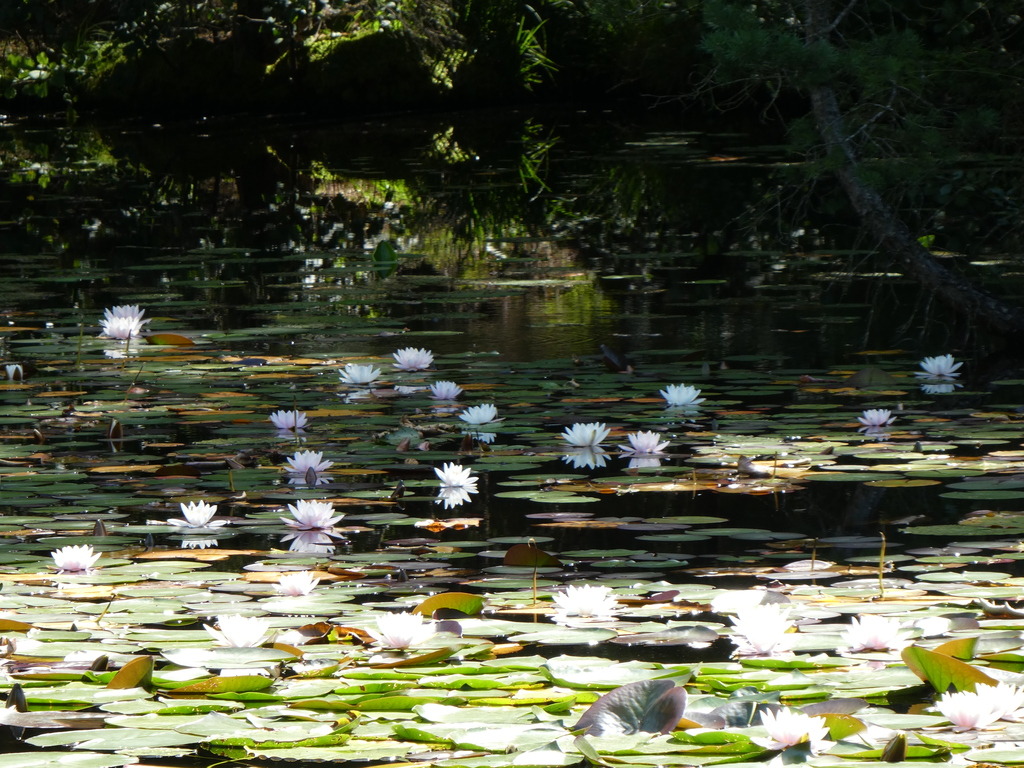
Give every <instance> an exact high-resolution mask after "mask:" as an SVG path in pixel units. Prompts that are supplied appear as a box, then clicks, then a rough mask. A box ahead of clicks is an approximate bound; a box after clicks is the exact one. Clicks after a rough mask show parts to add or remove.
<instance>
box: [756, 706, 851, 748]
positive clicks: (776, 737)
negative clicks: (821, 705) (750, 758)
mask: <svg viewBox="0 0 1024 768" xmlns="http://www.w3.org/2000/svg"><path fill="white" fill-rule="evenodd" d="M761 724H762V725H763V726H764V727H765V730H766V731H768V735H769V736H770V737H771V738H768V739H765V738H759V737H754V738H752V739H751V741H753V742H754V743H756V744H760V745H761V746H762V747H765V748H766V749H786V748H787V747H792V746H795V745H797V744H802V743H803V742H805V741H806V742H810V749H811V753H812V754H818V752H821V751H823V750H825V749H828V748H829V747H831V746H832V745H833V744H835V742H834V741H828V740H827V739H826V738H825V737H826V736H828V725H827V724H826V723H825V718H824V717H811V716H810V715H805V714H803V713H802V712H794V711H793V710H791V709H780V710H779V711H778V713H777V714H776V713H775V712H772V711H771V710H769V709H766V710H762V711H761Z"/></svg>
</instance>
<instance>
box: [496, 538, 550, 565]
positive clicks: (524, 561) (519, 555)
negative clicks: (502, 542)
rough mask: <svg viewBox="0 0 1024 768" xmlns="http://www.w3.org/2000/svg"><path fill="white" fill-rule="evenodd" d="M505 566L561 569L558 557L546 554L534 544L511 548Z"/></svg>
mask: <svg viewBox="0 0 1024 768" xmlns="http://www.w3.org/2000/svg"><path fill="white" fill-rule="evenodd" d="M502 563H503V564H504V565H519V566H526V567H529V568H534V567H536V568H561V567H562V563H561V562H560V561H559V560H558V558H557V557H554V556H553V555H551V554H549V553H547V552H545V551H544V550H543V549H540V548H538V547H537V546H535V545H534V544H532V543H530V544H515V545H513V546H511V547H509V549H508V551H507V552H506V553H505V557H504V559H503V560H502Z"/></svg>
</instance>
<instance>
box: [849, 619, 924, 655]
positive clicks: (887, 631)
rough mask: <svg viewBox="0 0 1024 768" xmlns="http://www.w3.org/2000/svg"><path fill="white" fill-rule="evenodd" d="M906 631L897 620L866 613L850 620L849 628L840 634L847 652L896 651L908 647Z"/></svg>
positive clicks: (908, 640)
mask: <svg viewBox="0 0 1024 768" xmlns="http://www.w3.org/2000/svg"><path fill="white" fill-rule="evenodd" d="M908 632H909V631H908V630H905V629H903V625H902V624H901V623H900V620H899V619H891V618H886V617H885V616H879V615H877V614H873V613H868V614H865V615H863V616H860V617H855V618H854V619H853V620H852V623H851V624H850V626H849V628H848V629H846V630H845V631H844V632H843V634H842V640H843V642H844V643H846V645H847V646H848V648H847V650H849V651H851V652H853V653H857V652H859V651H888V650H891V651H898V650H900V649H902V648H905V647H906V646H908V645H910V642H911V640H910V638H909V637H907V635H908Z"/></svg>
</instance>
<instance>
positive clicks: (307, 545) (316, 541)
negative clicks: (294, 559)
mask: <svg viewBox="0 0 1024 768" xmlns="http://www.w3.org/2000/svg"><path fill="white" fill-rule="evenodd" d="M344 538H345V536H344V534H342V533H341V532H340V531H336V530H334V529H333V528H331V529H321V530H314V531H295V532H293V533H286V534H285V535H284V536H282V537H281V543H282V544H283V543H285V542H286V541H290V542H291V544H289V545H288V550H289V551H290V552H309V553H311V554H317V555H330V554H333V553H334V550H335V549H336V548H337V546H336V544H335V542H334V539H344Z"/></svg>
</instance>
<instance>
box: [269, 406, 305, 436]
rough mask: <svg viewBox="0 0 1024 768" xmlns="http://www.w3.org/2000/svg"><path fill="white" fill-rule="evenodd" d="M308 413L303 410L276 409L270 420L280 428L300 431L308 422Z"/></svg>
mask: <svg viewBox="0 0 1024 768" xmlns="http://www.w3.org/2000/svg"><path fill="white" fill-rule="evenodd" d="M308 421H309V420H308V419H307V418H306V414H305V413H303V412H302V411H274V412H273V413H272V414H270V422H271V423H272V424H273V425H274V426H275V427H277V428H278V429H279V430H282V431H284V430H291V431H293V432H298V431H299V430H301V429H303V428H304V427H305V426H306V424H307V423H308Z"/></svg>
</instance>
